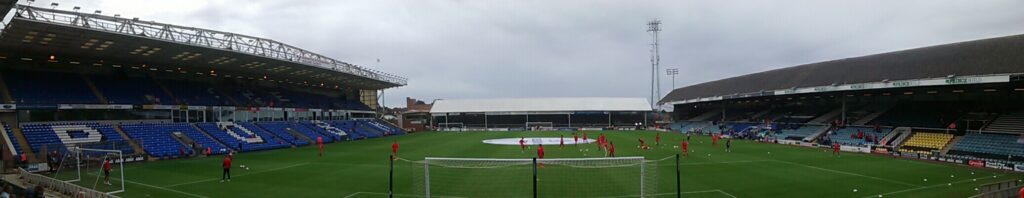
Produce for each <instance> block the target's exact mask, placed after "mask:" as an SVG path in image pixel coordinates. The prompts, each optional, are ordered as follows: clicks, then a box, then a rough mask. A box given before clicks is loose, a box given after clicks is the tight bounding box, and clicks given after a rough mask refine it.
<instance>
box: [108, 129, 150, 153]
mask: <svg viewBox="0 0 1024 198" xmlns="http://www.w3.org/2000/svg"><path fill="white" fill-rule="evenodd" d="M112 127H113V128H114V131H116V132H117V134H120V135H121V137H124V139H125V140H128V145H131V146H132V149H135V154H143V153H145V150H142V146H139V143H138V142H135V141H134V140H132V138H131V137H129V136H128V134H127V133H124V130H123V129H121V126H120V125H113V126H112Z"/></svg>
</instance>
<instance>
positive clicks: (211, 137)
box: [188, 124, 234, 152]
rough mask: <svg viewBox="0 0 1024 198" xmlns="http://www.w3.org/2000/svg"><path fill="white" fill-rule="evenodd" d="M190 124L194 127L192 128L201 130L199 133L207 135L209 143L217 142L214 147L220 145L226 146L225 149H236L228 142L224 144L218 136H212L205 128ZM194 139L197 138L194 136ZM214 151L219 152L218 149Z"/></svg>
mask: <svg viewBox="0 0 1024 198" xmlns="http://www.w3.org/2000/svg"><path fill="white" fill-rule="evenodd" d="M188 126H190V127H192V129H195V130H196V131H198V132H199V134H201V135H203V136H204V137H206V138H207V140H209V141H208V142H209V144H216V145H215V146H213V147H218V146H219V147H220V148H224V149H227V150H234V149H232V147H230V146H227V144H224V142H221V141H220V140H218V139H217V138H213V136H210V134H209V133H208V132H206V131H204V130H203V129H201V128H199V126H196V125H195V124H189V125H188ZM193 139H195V138H193ZM214 152H217V151H214Z"/></svg>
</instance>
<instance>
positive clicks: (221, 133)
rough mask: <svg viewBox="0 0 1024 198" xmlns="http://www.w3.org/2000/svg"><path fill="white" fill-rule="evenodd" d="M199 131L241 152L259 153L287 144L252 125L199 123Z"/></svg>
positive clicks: (244, 123)
mask: <svg viewBox="0 0 1024 198" xmlns="http://www.w3.org/2000/svg"><path fill="white" fill-rule="evenodd" d="M197 125H198V126H199V128H200V129H202V130H204V131H206V133H208V134H210V136H213V137H214V138H217V140H220V141H221V142H223V143H224V144H225V145H228V146H229V147H231V148H234V149H237V150H241V151H259V150H269V149H277V148H284V147H288V145H287V143H284V142H281V141H278V140H277V139H275V138H274V137H273V135H271V134H270V133H269V132H266V131H264V130H263V129H260V128H259V127H256V126H255V125H253V124H252V123H247V122H241V123H233V122H217V123H199V124H197Z"/></svg>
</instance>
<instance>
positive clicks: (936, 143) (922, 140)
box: [900, 132, 953, 155]
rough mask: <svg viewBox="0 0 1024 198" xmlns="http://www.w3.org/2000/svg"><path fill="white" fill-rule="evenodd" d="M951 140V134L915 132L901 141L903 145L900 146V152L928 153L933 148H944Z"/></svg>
mask: <svg viewBox="0 0 1024 198" xmlns="http://www.w3.org/2000/svg"><path fill="white" fill-rule="evenodd" d="M951 140H953V134H947V133H929V132H915V133H914V134H913V135H911V136H910V139H907V140H906V141H905V142H904V143H903V146H901V147H900V152H904V153H920V154H929V155H930V154H932V153H931V152H932V151H934V150H942V149H943V148H945V147H946V145H947V144H949V141H951Z"/></svg>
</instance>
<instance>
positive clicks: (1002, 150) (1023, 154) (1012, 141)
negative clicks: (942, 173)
mask: <svg viewBox="0 0 1024 198" xmlns="http://www.w3.org/2000/svg"><path fill="white" fill-rule="evenodd" d="M1020 139H1021V135H1013V134H999V133H968V134H966V135H964V136H963V137H962V138H961V139H960V141H957V142H956V144H955V145H953V148H952V149H951V150H950V152H949V153H951V154H957V155H971V156H977V157H984V158H994V159H1006V158H1007V157H1008V156H1012V157H1013V158H1024V142H1021V141H1020Z"/></svg>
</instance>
